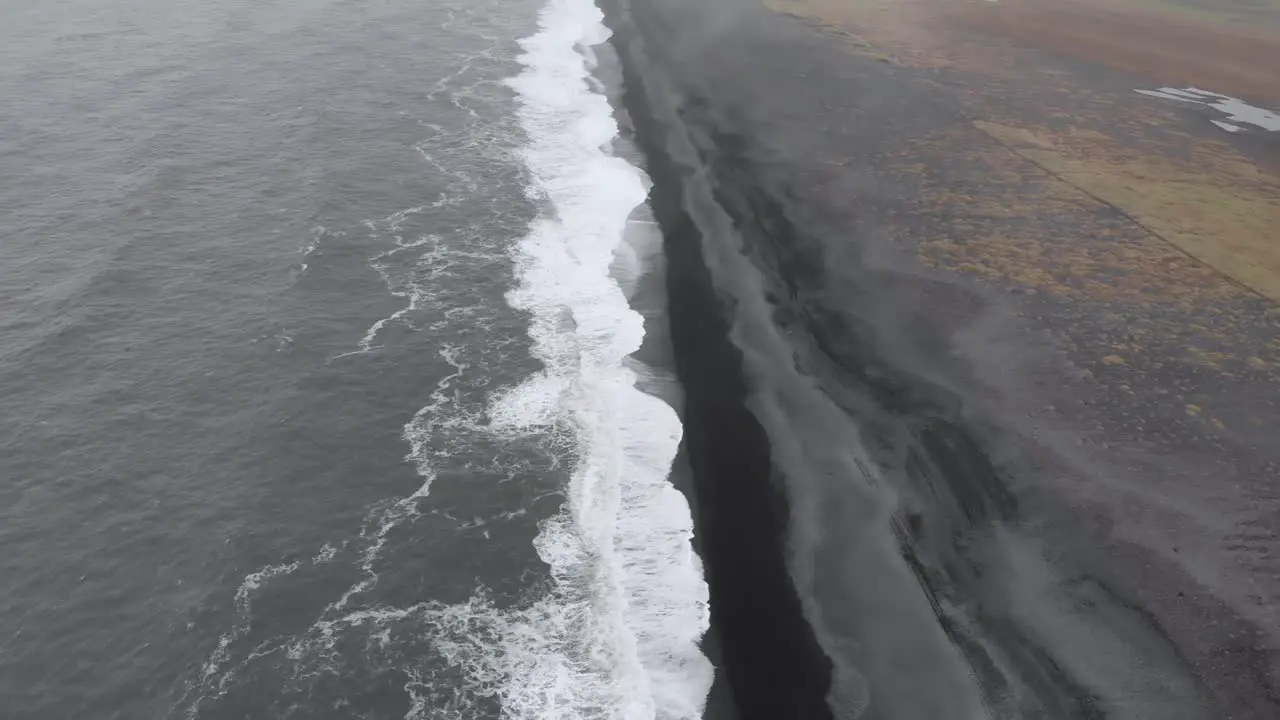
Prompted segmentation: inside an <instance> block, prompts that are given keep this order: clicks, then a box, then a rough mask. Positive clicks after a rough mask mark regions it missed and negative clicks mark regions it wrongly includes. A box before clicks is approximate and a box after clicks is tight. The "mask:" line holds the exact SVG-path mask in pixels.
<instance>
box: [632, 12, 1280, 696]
mask: <svg viewBox="0 0 1280 720" xmlns="http://www.w3.org/2000/svg"><path fill="white" fill-rule="evenodd" d="M608 9H609V12H610V23H611V25H612V26H613V27H614V29H615V31H616V33H617V36H616V38H615V41H616V43H617V45H618V47H619V50H620V55H621V56H622V59H623V64H624V67H625V68H626V69H627V81H628V88H627V98H626V103H627V107H628V110H629V111H630V113H631V114H632V116H633V120H634V124H635V126H636V130H637V133H638V139H639V143H640V145H641V147H642V149H643V150H644V152H645V154H646V162H647V166H648V171H649V172H650V174H651V175H652V176H653V178H654V180H655V183H656V184H655V189H654V191H653V202H654V209H655V213H656V215H657V217H658V218H659V220H660V222H661V224H662V226H663V230H664V232H665V234H666V239H667V253H668V261H669V264H670V267H669V276H668V281H669V296H670V301H671V312H672V335H673V341H674V344H675V350H676V356H677V365H678V368H679V372H680V374H681V376H682V380H683V382H684V385H685V387H686V388H687V407H686V408H685V409H686V413H687V415H686V450H687V452H688V455H689V458H690V463H691V465H692V467H693V470H694V493H693V494H694V497H693V498H692V500H693V501H694V504H695V512H696V517H697V520H698V523H699V528H698V535H699V538H700V543H701V552H702V554H703V557H704V559H705V562H706V565H707V577H708V580H709V581H710V583H711V591H712V612H713V632H714V635H715V641H716V642H717V643H718V644H719V646H720V647H721V650H722V652H721V654H722V657H721V658H720V659H719V664H720V665H721V667H722V668H723V669H724V674H723V676H722V682H721V685H720V686H719V688H718V691H717V692H716V693H715V694H713V702H712V708H711V709H712V713H713V714H729V713H730V712H731V711H730V709H729V706H730V705H736V710H737V712H738V713H740V714H741V716H742V717H746V718H780V717H787V718H807V717H813V718H820V717H858V716H860V717H867V718H886V719H897V718H911V719H915V718H919V719H921V720H933V719H934V718H969V717H1000V718H1006V717H1007V718H1095V717H1096V718H1103V717H1114V718H1151V719H1152V720H1173V719H1177V718H1242V719H1243V718H1259V719H1262V718H1272V717H1275V716H1276V715H1277V714H1278V713H1280V695H1278V694H1277V691H1276V684H1277V679H1278V678H1280V673H1277V667H1276V655H1275V653H1276V648H1277V647H1280V643H1278V638H1277V637H1275V635H1274V633H1275V628H1277V627H1280V622H1277V621H1276V620H1277V619H1276V615H1275V610H1274V602H1275V600H1276V598H1277V592H1278V590H1280V583H1278V581H1277V566H1276V562H1275V560H1274V553H1275V550H1276V545H1277V540H1276V534H1275V528H1276V526H1277V508H1278V507H1280V497H1277V495H1278V491H1277V489H1276V485H1275V482H1274V479H1275V477H1276V467H1277V460H1278V459H1280V458H1277V457H1276V455H1277V450H1276V449H1275V448H1272V447H1269V446H1268V443H1267V442H1266V441H1265V438H1266V437H1269V436H1272V437H1273V436H1274V434H1275V433H1274V430H1275V428H1276V425H1277V424H1280V421H1278V420H1277V414H1276V412H1275V408H1274V404H1273V402H1274V400H1273V398H1274V397H1275V396H1276V392H1275V391H1276V387H1277V385H1276V382H1275V379H1274V376H1273V374H1272V373H1270V372H1269V371H1264V370H1263V369H1257V368H1258V367H1259V364H1260V365H1261V366H1262V368H1266V367H1271V365H1270V363H1271V357H1272V355H1273V354H1274V353H1275V351H1276V350H1277V349H1280V346H1278V345H1277V344H1276V339H1277V334H1276V326H1275V322H1274V314H1272V306H1271V304H1270V303H1269V301H1265V300H1262V299H1261V298H1259V297H1257V296H1256V295H1253V294H1251V293H1248V292H1244V291H1241V290H1240V289H1239V288H1238V287H1236V286H1234V285H1232V284H1231V283H1229V282H1226V281H1225V280H1224V279H1223V278H1222V276H1221V275H1219V274H1217V273H1216V272H1214V271H1212V270H1210V269H1207V268H1205V267H1203V266H1202V265H1200V264H1199V263H1197V262H1195V261H1193V260H1192V259H1190V258H1188V257H1187V256H1186V255H1184V254H1182V253H1180V252H1178V251H1176V250H1172V249H1170V248H1169V247H1168V246H1167V244H1165V243H1164V242H1163V241H1162V240H1161V239H1160V238H1158V237H1155V236H1153V234H1152V233H1151V232H1150V231H1149V230H1147V229H1146V228H1144V227H1143V226H1142V225H1140V224H1139V223H1137V222H1136V221H1135V220H1134V219H1133V218H1132V217H1130V216H1129V215H1128V214H1126V213H1125V212H1122V211H1121V209H1118V208H1117V207H1115V206H1113V205H1110V204H1108V203H1105V202H1100V201H1098V200H1096V199H1092V198H1090V197H1089V196H1088V195H1087V194H1086V195H1081V194H1080V193H1079V191H1077V190H1073V189H1072V187H1066V188H1065V189H1064V188H1063V187H1059V186H1058V185H1057V184H1055V183H1056V182H1058V181H1056V180H1055V178H1054V177H1053V176H1052V174H1051V173H1049V172H1047V171H1046V170H1045V169H1044V168H1042V167H1040V166H1038V165H1037V164H1035V163H1033V162H1030V161H1028V160H1027V159H1026V158H1024V157H1022V156H1020V155H1019V154H1017V153H1016V152H1012V151H1010V150H1009V149H1008V147H1007V146H1005V145H1004V144H1002V143H1000V142H997V139H996V138H995V137H994V136H993V135H992V134H990V133H989V132H983V131H980V130H979V128H978V127H975V124H974V122H975V121H981V118H979V117H975V116H974V115H973V108H974V107H975V98H977V99H979V100H981V101H982V102H985V103H993V102H995V103H998V102H999V101H1000V100H999V93H998V92H995V91H993V90H991V89H988V88H985V87H983V86H981V84H980V83H981V82H982V80H983V78H981V77H980V76H978V75H976V74H966V73H964V72H961V71H959V70H955V69H947V68H941V69H940V68H932V69H920V68H912V67H907V66H904V65H899V64H896V63H892V62H883V61H882V60H881V59H879V58H877V57H875V55H874V53H867V52H861V53H850V52H847V50H848V49H849V48H848V46H847V43H845V42H844V40H845V39H847V38H841V37H839V36H837V35H835V34H831V33H814V32H813V30H812V28H811V27H809V26H807V25H806V24H804V23H797V22H793V21H791V20H789V19H787V18H785V17H782V16H779V15H774V14H772V13H769V12H767V11H765V10H763V9H761V8H759V7H757V6H755V5H754V4H753V3H747V2H734V1H732V0H721V1H720V2H712V3H691V2H683V1H681V0H655V1H654V2H646V3H628V2H625V1H624V0H618V1H617V2H613V3H609V4H608ZM864 49H865V46H864ZM1044 62H1046V63H1047V62H1049V61H1047V60H1045V61H1044ZM1062 63H1063V64H1061V65H1058V66H1054V70H1055V71H1056V72H1058V73H1069V72H1072V71H1074V70H1075V69H1076V68H1074V67H1073V66H1070V65H1069V64H1067V63H1068V61H1066V60H1063V61H1062ZM1030 67H1036V68H1043V67H1045V65H1036V66H1031V65H1029V66H1028V68H1030ZM1021 69H1022V68H1021V67H1013V68H1005V70H1007V71H1008V72H1007V74H1006V76H1005V77H1006V79H1007V78H1009V77H1012V78H1014V79H1012V80H1007V81H1006V82H1005V83H1004V84H1000V85H997V86H996V88H997V89H1008V88H1025V87H1029V86H1034V85H1035V82H1034V81H1031V80H1028V81H1027V82H1026V83H1024V84H1022V85H1019V84H1018V81H1017V79H1016V78H1017V76H1018V72H1019V70H1021ZM1028 72H1030V70H1028ZM1089 72H1092V73H1093V74H1092V75H1084V76H1082V77H1085V78H1086V81H1088V82H1094V83H1097V84H1098V86H1099V87H1100V89H1099V91H1098V92H1099V94H1103V93H1113V95H1107V96H1106V97H1107V99H1106V100H1099V99H1097V98H1094V99H1093V101H1092V103H1093V104H1090V103H1088V102H1084V101H1080V102H1081V104H1080V105H1079V106H1078V107H1073V106H1071V105H1069V104H1067V101H1068V100H1069V98H1067V97H1066V96H1063V95H1054V94H1053V93H1052V92H1049V91H1045V95H1043V97H1048V98H1056V99H1057V101H1058V102H1059V103H1060V105H1058V106H1045V105H1043V104H1041V103H1038V102H1037V101H1038V100H1039V99H1040V97H1041V96H1035V95H1031V96H1028V97H1031V98H1034V99H1033V100H1028V99H1027V97H1023V98H1022V100H1020V101H1016V100H1013V99H1011V100H1010V107H1007V108H1006V107H1003V106H1002V107H1000V108H998V111H997V117H998V119H1000V120H1002V121H1005V122H1008V121H1009V116H1017V117H1019V118H1021V119H1022V120H1024V121H1026V122H1028V123H1030V122H1037V123H1040V122H1042V123H1045V124H1050V125H1052V123H1053V122H1054V121H1055V120H1056V121H1058V122H1059V123H1061V121H1062V116H1063V115H1064V114H1065V115H1067V116H1070V114H1071V112H1072V111H1074V110H1076V109H1080V110H1086V109H1088V110H1096V108H1097V107H1099V106H1101V105H1106V104H1107V103H1112V104H1113V105H1116V106H1117V107H1120V106H1122V105H1123V103H1119V101H1115V100H1112V99H1111V98H1113V97H1117V98H1118V97H1124V102H1125V103H1128V102H1136V100H1134V98H1130V97H1128V96H1127V95H1124V93H1128V94H1129V95H1132V93H1131V89H1132V88H1133V87H1140V85H1132V84H1129V83H1131V82H1134V81H1135V78H1132V77H1128V76H1124V77H1120V76H1114V75H1113V76H1109V75H1108V74H1107V73H1106V72H1105V71H1103V70H1102V69H1100V68H1097V67H1090V68H1089ZM1138 80H1140V78H1138ZM1108 83H1110V84H1108ZM1134 97H1135V98H1136V97H1137V96H1134ZM1037 108H1038V109H1040V110H1041V111H1042V112H1043V116H1042V117H1032V115H1034V112H1033V111H1034V110H1035V109H1037ZM1118 112H1121V111H1118ZM999 113H1004V114H1003V115H1001V114H999ZM1019 113H1026V116H1020V115H1018V114H1019ZM1121 114H1122V115H1123V112H1121ZM1187 122H1188V123H1189V122H1191V120H1187ZM1059 129H1060V127H1059ZM1175 129H1177V128H1175ZM1150 132H1151V134H1152V136H1153V137H1156V136H1159V133H1160V131H1159V130H1158V129H1152V130H1151V131H1150ZM1170 132H1173V131H1170ZM1073 137H1074V136H1073ZM1090 137H1091V136H1090ZM1156 139H1157V140H1158V139H1159V138H1158V137H1156ZM1186 152H1187V153H1192V152H1193V150H1190V149H1189V150H1187V151H1186ZM1073 193H1074V194H1073ZM993 206H995V207H996V209H994V210H993V209H992V208H993ZM1022 237H1025V238H1027V241H1026V242H1025V243H1021V242H1016V241H1017V240H1018V239H1019V238H1022ZM993 238H998V239H1002V240H1001V242H997V241H996V240H995V239H993ZM1009 238H1013V240H1014V241H1009ZM948 243H950V244H948ZM1011 247H1012V248H1014V249H1015V250H1017V249H1019V248H1024V247H1025V248H1031V250H1028V251H1027V252H1023V253H1022V254H1019V252H1020V251H1019V252H1014V251H1013V250H1010V248H1011ZM957 248H958V249H957ZM1001 253H1004V254H1003V255H1001ZM999 257H1005V258H1006V259H1007V262H1005V263H1004V264H999V263H995V262H994V261H992V260H991V258H999ZM1008 258H1012V259H1008ZM983 262H986V263H988V265H987V266H983V265H982V263H983ZM930 266H932V267H930ZM1153 268H1154V269H1153ZM1172 287H1179V288H1185V290H1179V291H1177V292H1172V293H1170V294H1169V295H1168V296H1167V297H1166V296H1164V295H1160V294H1159V292H1157V291H1158V290H1161V289H1164V290H1166V291H1167V290H1168V288H1172ZM1108 288H1110V289H1111V290H1112V291H1113V292H1110V293H1109V294H1108V292H1104V291H1105V290H1107V289H1108ZM1188 318H1190V320H1188ZM1197 319H1198V321H1197ZM1213 338H1216V339H1217V342H1218V343H1219V345H1213V344H1212V343H1211V342H1210V340H1211V339H1213ZM1189 347H1190V348H1196V349H1199V351H1200V352H1199V354H1196V353H1189V351H1188V350H1187V348H1189ZM1118 348H1123V349H1118ZM1223 348H1225V349H1223ZM1242 348H1253V351H1252V352H1253V353H1255V354H1251V355H1248V356H1247V357H1246V356H1243V355H1241V356H1240V357H1239V358H1238V363H1239V366H1240V368H1245V367H1254V368H1255V369H1257V372H1256V373H1254V374H1249V373H1246V372H1244V371H1243V369H1241V370H1240V371H1238V372H1237V371H1236V366H1235V365H1233V364H1232V363H1235V362H1236V359H1235V358H1236V354H1237V351H1239V350H1241V349H1242ZM1188 354H1190V355H1192V356H1194V357H1192V360H1195V358H1200V360H1204V357H1205V355H1206V354H1209V355H1210V356H1211V357H1210V360H1212V361H1213V362H1212V363H1210V364H1212V365H1213V367H1206V366H1205V364H1204V363H1203V362H1200V363H1199V364H1197V362H1193V361H1192V360H1188V359H1187V355H1188ZM1254 360H1256V361H1257V362H1256V363H1254V362H1253V361H1254ZM1210 406H1212V407H1214V408H1215V410H1214V413H1215V414H1213V416H1212V417H1207V416H1208V415H1209V413H1206V412H1204V411H1203V409H1202V407H1210ZM1202 416H1203V417H1202ZM1211 421H1212V422H1211Z"/></svg>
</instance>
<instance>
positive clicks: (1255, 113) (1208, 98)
mask: <svg viewBox="0 0 1280 720" xmlns="http://www.w3.org/2000/svg"><path fill="white" fill-rule="evenodd" d="M1134 92H1136V93H1139V94H1142V95H1148V96H1150V97H1157V98H1162V99H1164V100H1178V101H1180V102H1189V103H1195V104H1197V105H1208V106H1209V107H1211V108H1213V109H1214V110H1217V111H1219V112H1222V113H1224V114H1226V116H1227V120H1230V121H1231V122H1224V121H1221V120H1210V121H1209V122H1212V123H1213V124H1214V125H1217V126H1218V127H1220V128H1222V129H1223V130H1226V131H1227V132H1233V133H1234V132H1240V131H1241V130H1243V129H1244V128H1242V127H1241V124H1248V125H1255V126H1257V127H1260V128H1262V129H1263V130H1270V131H1272V132H1276V131H1280V115H1277V114H1276V113H1274V112H1271V111H1270V110H1264V109H1262V108H1260V107H1255V106H1253V105H1250V104H1249V103H1247V102H1245V101H1243V100H1241V99H1239V98H1233V97H1231V96H1229V95H1220V94H1218V93H1215V92H1209V91H1207V90H1201V89H1199V88H1193V87H1189V88H1182V89H1178V88H1171V87H1162V88H1160V89H1159V90H1134Z"/></svg>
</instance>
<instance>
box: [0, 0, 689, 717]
mask: <svg viewBox="0 0 1280 720" xmlns="http://www.w3.org/2000/svg"><path fill="white" fill-rule="evenodd" d="M0 14H2V16H3V22H0V240H2V242H0V278H2V281H0V301H2V302H3V305H4V307H5V308H6V312H5V313H4V315H3V317H2V318H0V323H3V333H4V337H5V342H4V343H3V345H2V346H0V391H2V392H3V397H4V398H5V401H6V403H5V405H6V408H7V412H5V413H4V414H3V416H2V418H0V424H2V425H3V427H2V429H0V443H3V447H2V448H0V549H2V550H3V552H2V553H0V577H2V578H3V584H0V710H2V711H0V715H3V717H5V718H14V719H15V720H19V719H24V720H25V719H28V718H30V719H39V720H45V719H48V718H72V717H79V718H129V719H131V720H132V719H136V718H162V717H163V718H246V717H252V718H266V717H273V718H290V717H292V718H328V717H332V718H357V717H358V718H392V717H394V718H401V717H403V718H432V717H509V718H566V719H568V718H628V719H630V718H670V719H673V720H674V719H676V718H696V717H701V715H702V711H703V706H704V703H705V702H706V696H707V692H708V689H709V688H710V685H711V681H712V668H711V664H710V662H709V661H708V660H707V658H706V657H704V655H703V653H702V650H701V648H700V644H699V643H700V639H701V638H702V636H703V633H704V632H705V631H706V630H707V627H708V622H709V609H708V595H707V586H706V583H705V582H704V580H703V574H702V566H701V562H700V560H699V557H698V555H697V554H696V553H695V552H694V550H693V547H692V545H691V538H692V534H693V526H692V520H691V515H690V510H689V505H688V503H687V502H686V500H685V496H684V495H683V494H682V493H681V492H680V491H679V490H677V489H676V487H675V486H674V485H673V480H675V477H674V476H673V467H674V468H675V470H674V472H675V473H676V474H678V473H679V463H678V462H677V448H678V446H679V444H680V441H681V435H682V426H681V421H680V418H679V417H678V416H677V412H676V410H675V409H673V408H675V407H678V406H679V404H680V397H681V396H680V392H679V388H678V385H677V383H676V382H675V381H674V378H673V376H672V370H671V368H670V362H669V360H668V359H667V358H668V356H669V351H668V350H667V349H666V347H665V339H664V336H663V331H662V328H663V327H664V321H663V318H664V313H665V309H664V306H665V299H664V298H665V295H664V293H663V290H662V283H661V264H662V263H661V253H660V237H659V235H658V233H657V230H656V228H655V226H654V223H653V220H652V219H651V217H650V216H649V214H648V212H649V211H648V207H647V205H646V193H647V191H648V179H647V178H646V176H645V175H644V173H643V172H641V171H640V170H639V169H638V168H637V162H638V161H637V160H636V157H635V155H636V154H635V151H634V149H633V148H631V146H630V145H629V143H628V141H627V139H626V131H625V128H623V129H620V126H619V122H618V120H617V119H615V117H616V116H618V113H617V111H616V110H615V106H614V105H613V104H611V102H610V98H611V97H613V98H614V99H615V100H616V95H617V92H618V88H617V86H616V82H615V81H616V75H617V70H616V67H615V66H616V62H615V60H614V59H613V58H612V56H611V52H610V50H609V48H608V47H607V46H606V45H604V43H605V41H606V40H607V38H608V31H607V30H606V29H605V26H604V25H603V23H602V14H601V12H600V10H599V9H598V8H597V7H596V6H595V5H594V4H593V3H592V2H591V1H590V0H550V1H549V2H548V1H547V0H502V1H499V0H479V1H478V2H460V1H459V0H441V1H438V2H416V1H392V0H274V1H271V2H242V1H238V0H219V1H216V2H195V1H194V0H177V1H166V2H160V1H159V0H128V1H127V2H121V3H96V2H91V1H90V0H63V1H60V2H43V1H42V2H26V1H18V2H8V3H5V4H4V5H3V6H2V7H0Z"/></svg>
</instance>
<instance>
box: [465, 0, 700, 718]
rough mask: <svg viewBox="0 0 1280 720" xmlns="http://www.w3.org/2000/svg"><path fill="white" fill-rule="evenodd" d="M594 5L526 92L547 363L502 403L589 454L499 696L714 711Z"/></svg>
mask: <svg viewBox="0 0 1280 720" xmlns="http://www.w3.org/2000/svg"><path fill="white" fill-rule="evenodd" d="M602 19H603V15H602V13H601V12H600V10H599V9H598V8H596V6H595V5H594V4H593V3H592V2H591V0H551V2H550V3H549V4H548V5H547V6H546V7H545V8H544V10H543V12H542V13H541V16H540V18H539V31H538V32H537V33H536V34H535V35H533V36H532V37H530V38H527V39H526V40H524V41H523V42H522V43H521V45H522V47H523V49H524V53H523V54H522V55H521V57H520V61H521V63H522V64H524V66H525V70H524V72H522V73H521V74H520V75H519V76H518V77H517V78H515V79H513V80H512V81H511V86H512V87H513V88H514V89H515V90H516V92H517V94H518V99H519V103H520V111H519V116H520V121H521V125H522V126H523V127H524V129H525V132H526V133H527V135H528V137H529V145H528V146H527V147H526V148H525V149H524V150H523V151H522V153H521V155H522V158H523V160H524V162H525V164H526V166H527V168H528V171H529V174H530V175H531V177H532V178H533V185H532V187H531V192H532V193H534V194H536V196H537V198H538V199H541V200H544V201H545V202H546V203H547V205H548V209H547V211H546V212H545V213H544V215H543V217H541V218H540V219H538V220H537V221H535V222H534V223H533V226H532V227H531V229H530V232H529V234H528V236H527V237H526V238H525V239H524V240H523V241H522V242H521V243H519V245H518V246H517V249H516V266H517V275H518V277H519V287H518V288H517V289H516V290H514V291H513V292H512V293H510V295H509V297H508V300H509V302H510V303H511V304H512V305H513V306H514V307H517V308H519V309H523V310H526V311H528V312H529V313H530V315H531V318H532V321H531V327H530V337H531V338H532V340H533V344H534V347H533V353H534V355H535V356H537V357H538V358H539V359H541V360H542V361H543V363H544V364H545V370H544V371H543V372H542V373H540V374H539V375H538V376H536V377H534V378H531V379H530V380H529V381H528V382H526V383H524V384H522V385H520V386H518V387H517V388H515V389H514V390H512V391H510V392H507V393H504V394H501V395H499V396H498V397H496V398H495V401H494V403H493V404H492V406H491V407H490V412H489V416H490V418H491V421H492V426H491V427H492V429H493V430H494V431H496V432H500V433H501V432H508V433H513V434H519V433H523V432H528V431H530V430H537V431H543V430H545V429H546V427H547V426H549V425H554V426H557V427H560V428H562V429H563V432H565V434H566V438H565V439H566V441H568V442H569V443H570V445H571V446H572V448H573V450H574V454H575V456H576V465H575V467H574V471H573V473H572V477H571V480H570V484H569V487H568V488H567V491H566V503H565V506H564V508H563V511H562V512H561V514H560V515H559V516H557V517H556V518H554V519H552V520H549V521H547V522H545V523H544V524H543V526H542V532H541V533H540V534H539V535H538V538H537V540H536V547H537V550H538V554H539V556H541V557H542V559H543V560H544V561H546V562H547V564H548V565H550V567H551V572H552V576H553V578H554V579H555V583H556V585H555V588H554V590H553V591H552V594H551V597H549V598H547V600H546V601H544V602H543V603H539V604H538V606H536V607H535V608H533V609H532V611H530V612H529V613H527V614H526V616H524V617H521V618H512V620H513V621H515V622H514V623H512V624H511V625H509V626H508V628H507V632H505V633H500V637H501V641H502V643H503V645H504V648H503V652H502V654H501V655H502V657H503V658H505V662H507V663H510V661H511V658H520V657H525V658H528V661H524V662H516V663H514V666H511V665H510V664H508V666H507V667H504V668H502V670H503V672H502V673H501V675H500V676H501V677H502V682H501V687H500V689H499V690H498V694H499V696H500V697H501V699H502V703H503V708H504V711H505V712H506V713H507V714H508V715H509V716H511V717H518V718H546V717H561V718H576V717H609V718H637V719H638V718H671V719H675V718H689V719H690V720H692V719H694V718H699V717H701V713H702V708H703V704H704V702H705V698H706V694H707V691H708V689H709V688H710V684H711V678H712V669H711V666H710V663H709V662H708V660H707V659H706V658H705V657H703V656H702V654H701V653H700V652H699V649H698V642H699V640H700V638H701V636H702V634H703V633H704V632H705V631H706V629H707V626H708V610H707V588H706V584H705V582H704V581H703V579H702V575H701V565H700V562H699V560H698V558H697V556H696V555H695V554H694V553H693V551H692V548H691V546H690V544H689V540H690V538H691V536H692V520H691V517H690V513H689V508H688V505H687V503H686V502H685V499H684V497H683V496H682V495H681V494H680V493H679V492H678V491H677V490H676V489H675V488H674V487H672V486H671V484H670V483H669V481H668V479H667V476H668V473H669V471H670V467H671V462H672V459H673V458H674V456H675V453H676V448H677V446H678V444H679V441H680V434H681V427H680V423H679V420H678V418H677V417H676V414H675V412H674V410H672V409H671V407H669V406H668V405H666V404H665V403H663V402H662V401H661V400H659V399H657V398H655V397H653V396H651V395H647V394H645V393H643V392H641V391H639V390H638V389H636V386H635V385H636V375H635V373H634V372H633V371H632V370H631V369H630V368H629V367H627V364H626V360H627V358H628V356H629V355H630V354H631V353H633V352H635V351H636V350H637V349H638V348H639V347H640V343H641V340H642V339H643V336H644V328H643V318H642V317H641V316H640V314H639V313H637V312H635V311H634V310H632V309H631V307H630V306H629V305H628V304H627V299H626V297H625V295H624V293H623V291H622V289H621V288H620V287H619V284H618V282H617V280H616V279H615V277H614V276H613V275H612V274H611V273H610V268H611V265H613V263H614V261H615V258H616V257H617V253H618V250H619V248H620V246H621V245H622V243H623V233H624V230H625V228H626V225H627V221H628V218H629V217H630V215H631V213H632V211H633V210H635V209H636V208H637V207H638V206H640V205H641V204H643V203H644V201H645V195H646V182H647V181H646V179H645V178H644V176H643V174H642V173H641V172H640V171H639V170H638V169H636V168H635V167H633V166H631V165H629V164H628V163H627V162H625V161H624V160H622V159H620V158H617V157H614V156H612V155H611V154H610V153H609V152H608V151H607V150H606V148H607V147H608V146H609V144H610V143H611V142H612V141H613V140H614V138H615V137H616V136H617V133H618V127H617V124H616V123H615V122H614V119H613V115H612V111H611V108H610V107H609V104H608V101H607V99H606V98H605V97H604V96H603V95H601V94H599V93H598V92H594V91H593V90H592V86H591V84H590V83H589V78H590V76H589V70H588V67H589V62H590V60H589V57H590V56H589V55H588V54H587V53H588V49H589V48H590V46H592V45H595V44H598V43H600V42H603V41H604V40H606V39H607V37H608V30H607V29H606V28H605V27H604V25H603V24H602V22H601V21H602Z"/></svg>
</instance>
